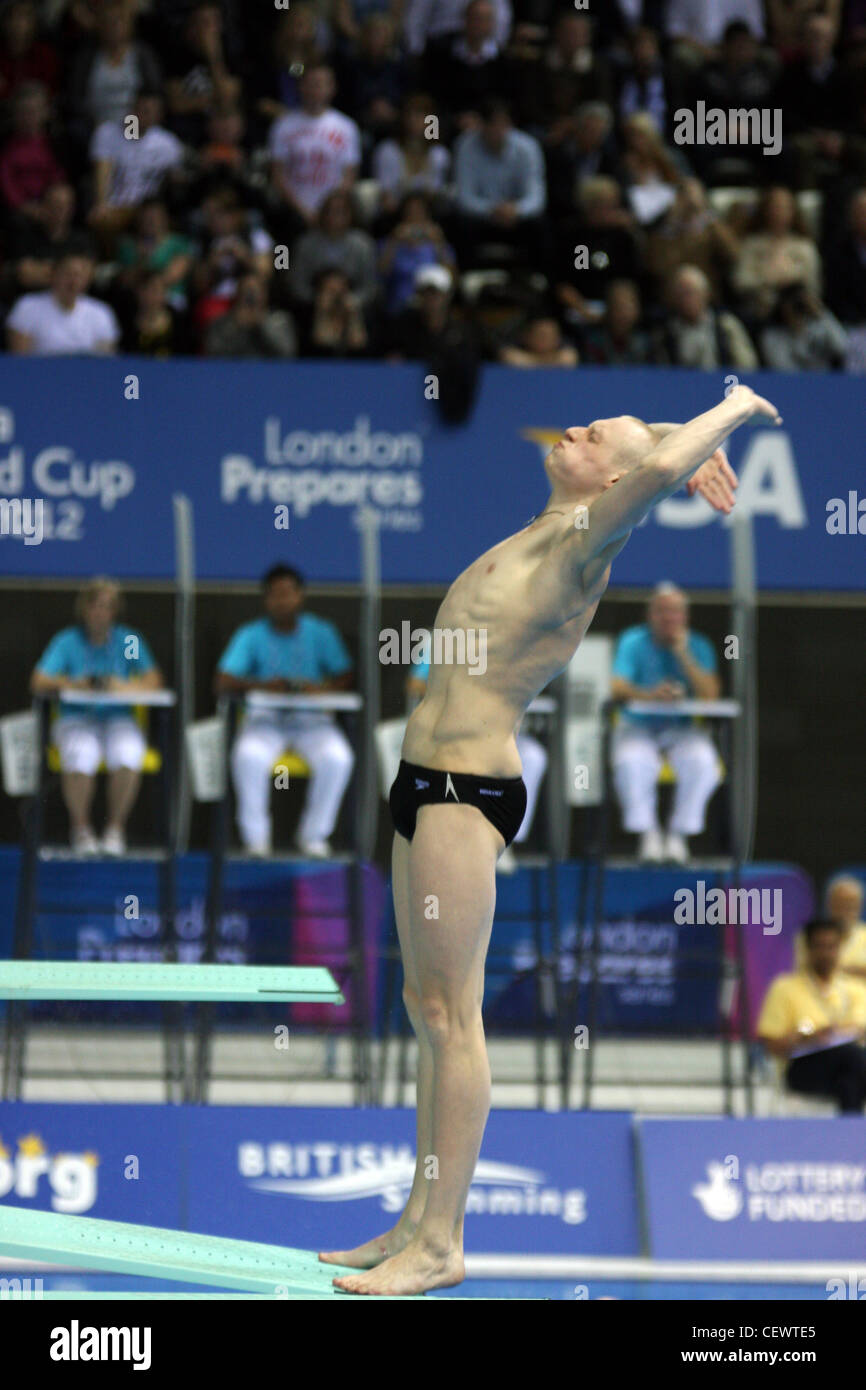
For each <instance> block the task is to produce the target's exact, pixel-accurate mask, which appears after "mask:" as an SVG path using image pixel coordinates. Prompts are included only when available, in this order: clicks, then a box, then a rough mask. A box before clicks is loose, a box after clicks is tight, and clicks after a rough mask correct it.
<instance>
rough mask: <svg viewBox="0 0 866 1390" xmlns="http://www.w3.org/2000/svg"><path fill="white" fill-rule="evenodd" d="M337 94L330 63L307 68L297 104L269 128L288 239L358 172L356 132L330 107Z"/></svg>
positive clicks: (308, 223)
mask: <svg viewBox="0 0 866 1390" xmlns="http://www.w3.org/2000/svg"><path fill="white" fill-rule="evenodd" d="M335 93H336V83H335V81H334V74H333V71H332V69H331V68H328V67H324V66H322V67H314V68H308V69H307V71H306V72H305V73H304V76H303V79H302V81H301V109H300V110H299V111H290V112H289V113H288V114H287V115H285V116H282V117H280V119H279V120H277V121H275V123H274V125H273V126H272V127H271V132H270V136H269V138H268V146H269V151H270V157H271V186H272V188H273V191H274V194H275V195H276V198H277V200H278V205H279V206H280V207H281V209H282V212H283V218H284V221H286V222H287V223H288V225H289V227H290V228H291V236H289V237H288V239H289V240H291V239H292V236H294V234H295V233H297V232H299V231H304V230H306V228H307V227H309V226H312V224H313V223H314V222H315V220H316V216H317V214H318V211H319V208H320V207H321V206H322V203H323V202H324V200H325V199H326V198H327V196H328V194H329V193H332V192H334V191H335V190H336V189H338V188H340V189H350V188H351V187H352V185H353V184H354V182H355V179H356V178H357V175H358V167H359V165H360V162H361V137H360V132H359V131H358V127H357V126H356V125H355V122H354V121H352V120H350V119H349V117H348V116H344V115H343V113H342V112H341V111H336V110H334V108H333V107H332V105H331V102H332V101H333V99H334V96H335Z"/></svg>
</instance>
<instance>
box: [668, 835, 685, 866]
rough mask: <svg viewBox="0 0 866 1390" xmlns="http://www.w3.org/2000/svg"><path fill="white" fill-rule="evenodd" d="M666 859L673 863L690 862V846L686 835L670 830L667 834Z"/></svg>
mask: <svg viewBox="0 0 866 1390" xmlns="http://www.w3.org/2000/svg"><path fill="white" fill-rule="evenodd" d="M665 859H668V860H669V861H670V862H671V863H672V864H688V862H689V846H688V841H687V840H686V838H685V836H683V835H677V834H676V832H675V831H673V830H669V831H668V833H667V835H666V836H665Z"/></svg>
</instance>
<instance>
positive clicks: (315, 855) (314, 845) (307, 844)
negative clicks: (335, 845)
mask: <svg viewBox="0 0 866 1390" xmlns="http://www.w3.org/2000/svg"><path fill="white" fill-rule="evenodd" d="M295 844H296V845H297V847H298V850H299V852H300V853H301V854H302V855H303V856H304V858H305V859H330V857H331V846H330V845H329V844H328V841H327V840H302V839H301V838H300V836H299V837H298V838H297V839H296V840H295Z"/></svg>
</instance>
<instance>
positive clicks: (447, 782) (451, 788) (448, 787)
mask: <svg viewBox="0 0 866 1390" xmlns="http://www.w3.org/2000/svg"><path fill="white" fill-rule="evenodd" d="M449 792H451V795H452V796H453V797H454V800H455V801H459V800H460V797H459V796H458V795H457V793H456V791H455V790H454V783H453V782H452V781H451V773H450V772H446V774H445V795H446V797H447V795H448V793H449Z"/></svg>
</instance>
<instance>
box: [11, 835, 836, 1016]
mask: <svg viewBox="0 0 866 1390" xmlns="http://www.w3.org/2000/svg"><path fill="white" fill-rule="evenodd" d="M18 864H19V851H18V850H17V849H12V848H2V847H0V956H3V955H7V956H8V955H10V954H11V951H12V923H13V922H14V919H15V898H16V892H17V877H18ZM207 871H208V856H207V855H206V854H203V853H191V854H186V855H183V856H181V857H180V858H179V860H178V911H177V914H176V917H175V935H176V938H177V941H178V955H179V958H180V959H181V960H182V961H185V962H189V963H194V962H195V961H197V960H201V958H202V952H203V948H204V938H205V901H206V893H207ZM157 872H158V870H157V867H156V866H155V865H154V864H153V863H152V862H151V863H149V862H147V861H143V860H132V861H128V862H119V863H112V862H110V861H98V862H94V863H82V862H77V863H76V862H66V861H63V860H54V861H49V862H47V863H44V864H43V865H41V867H40V885H41V887H40V893H41V902H42V904H43V910H42V911H41V912H40V913H39V915H38V917H37V920H36V954H37V955H38V956H41V957H43V958H48V959H69V960H91V961H98V960H113V961H151V960H160V959H162V954H161V946H160V917H159V910H158V883H157ZM587 872H588V870H587V869H586V867H585V866H584V865H583V864H581V863H569V864H562V865H560V866H559V867H558V868H557V871H556V873H557V879H556V885H557V904H558V908H559V912H560V937H559V955H558V969H559V978H560V983H561V985H562V987H563V990H564V991H566V992H567V991H569V990H570V989H571V987H572V983H573V981H574V978H575V973H576V972H577V973H578V974H579V977H580V989H579V990H578V991H577V993H576V996H575V999H574V1018H573V1022H574V1023H575V1024H578V1023H586V1020H587V1018H588V1017H589V1013H590V989H589V986H590V981H591V961H592V952H593V941H592V929H591V927H590V926H588V925H585V924H584V925H583V926H582V927H581V928H580V930H578V916H579V913H580V910H581V903H583V904H584V908H585V909H586V906H587V905H589V904H591V903H592V902H593V897H594V881H593V880H592V878H591V877H590V881H589V883H588V884H587V885H584V884H583V882H582V880H583V877H584V875H585V874H587ZM725 882H726V879H725V876H724V875H723V874H721V873H717V872H710V871H703V870H702V871H700V872H699V873H696V872H695V871H693V870H690V871H686V870H684V869H664V868H657V869H656V868H647V867H646V866H642V867H641V868H640V869H633V868H611V869H609V870H608V871H607V873H606V875H605V885H604V915H603V920H602V922H601V925H600V930H599V940H598V948H597V958H598V977H599V984H598V988H597V990H596V995H595V1001H594V1004H593V1006H592V1007H593V1016H594V1017H595V1020H596V1023H597V1024H598V1026H599V1027H601V1028H604V1029H605V1030H607V1031H608V1032H620V1033H630V1032H640V1031H644V1032H646V1031H648V1030H654V1031H657V1032H662V1033H667V1032H677V1031H679V1032H683V1031H684V1030H687V1029H694V1030H695V1031H709V1032H713V1033H715V1031H716V1030H717V1027H718V993H719V983H720V979H719V976H720V960H719V939H720V936H721V935H724V936H725V938H726V944H727V949H728V950H729V951H730V952H732V951H733V949H734V932H735V929H736V925H737V923H739V925H740V926H741V927H742V931H743V941H744V946H745V955H746V972H747V975H746V983H747V995H748V1001H749V1006H750V1017H751V1021H752V1023H753V1024H754V1021H755V1019H756V1017H757V1014H758V1011H759V1010H760V1007H761V1002H762V1000H763V997H764V994H765V992H766V990H767V987H768V985H769V982H770V980H771V979H772V978H773V976H774V975H777V974H779V973H780V972H781V971H784V970H790V969H791V968H792V965H793V959H794V936H795V934H796V933H797V932H798V931H799V930H800V928H801V927H802V925H803V923H804V922H805V921H806V919H807V918H808V917H809V916H810V915H811V913H812V908H813V890H812V885H811V881H810V879H809V878H808V876H807V875H806V874H804V873H803V872H802V870H800V869H797V868H796V867H795V866H793V865H785V864H781V865H774V864H753V865H749V866H748V867H747V868H745V869H744V870H743V874H742V883H741V890H740V894H739V898H737V897H736V895H735V894H734V892H733V890H730V889H725V890H724V891H721V885H724V884H725ZM363 884H364V888H363V893H364V940H365V944H366V957H367V960H366V964H367V980H368V982H369V996H368V1001H367V1005H368V1016H369V1017H370V1018H374V1019H376V1020H377V1024H378V1026H379V1027H381V1025H382V1023H383V1021H384V1016H385V1014H386V1013H389V1015H390V1023H391V1028H392V1029H405V1028H406V1027H407V1021H406V1017H405V1010H404V1007H403V1003H402V997H401V990H402V970H401V969H399V968H398V969H391V968H390V967H389V965H388V963H387V962H386V961H385V960H384V959H383V958H382V956H381V947H382V945H383V944H384V943H385V942H386V941H387V939H388V933H389V932H390V931H392V930H393V920H392V919H393V905H392V902H391V898H390V894H389V893H388V891H387V887H386V881H385V878H384V876H383V874H382V872H381V870H380V869H379V868H378V867H377V866H375V865H369V864H368V865H365V866H364V870H363ZM549 887H550V884H549V880H548V878H547V876H546V874H545V873H543V872H542V871H540V870H539V871H537V872H533V873H532V874H529V873H526V874H518V875H516V876H515V877H514V878H506V877H503V878H501V879H500V880H499V881H498V882H497V903H496V917H495V921H494V930H493V935H492V939H491V944H490V952H489V956H488V960H487V967H486V971H485V996H484V1014H485V1022H486V1025H487V1027H489V1028H490V1029H498V1030H500V1031H504V1032H511V1033H519V1032H521V1031H523V1032H528V1031H530V1030H531V1029H533V1028H534V1026H535V1017H536V1009H537V1007H538V1001H537V977H536V974H535V972H534V966H535V963H536V957H537V947H536V931H539V932H540V933H541V944H542V949H543V950H544V951H552V950H553V946H554V943H553V941H552V938H551V905H550V902H549V898H548V892H549ZM714 896H715V897H717V898H719V897H720V898H721V901H722V904H723V907H722V910H723V912H724V916H725V918H726V923H727V929H725V922H722V925H721V931H720V926H719V925H718V923H719V918H718V917H717V916H716V917H714V916H712V915H711V912H710V910H709V909H710V907H711V905H712V904H713V899H714ZM348 905H349V899H348V896H347V888H346V876H345V871H344V870H343V869H341V868H335V867H334V866H327V865H325V866H318V867H315V868H314V867H311V866H309V865H303V864H295V865H291V864H281V863H276V864H267V863H238V862H230V863H229V864H228V865H227V866H226V880H225V911H224V913H223V915H222V917H221V919H220V922H219V924H218V933H217V937H218V939H217V959H218V960H219V961H221V962H224V963H225V964H229V965H230V964H238V965H246V964H250V965H265V964H279V963H281V962H286V961H291V962H292V963H293V964H295V965H304V964H311V965H313V964H314V965H326V966H328V967H329V968H330V969H331V970H332V971H333V972H334V974H335V976H336V977H337V979H338V981H339V982H340V985H341V988H342V989H343V992H344V994H345V995H346V999H347V1002H346V1004H344V1005H340V1006H339V1007H338V1008H334V1007H333V1006H331V1005H322V1004H295V1005H280V1004H275V1005H270V1006H267V1012H266V1013H265V1014H262V1011H261V1010H262V1006H259V1005H250V1004H238V1005H226V1004H221V1005H220V1006H219V1009H220V1015H219V1016H220V1018H223V1019H225V1018H227V1017H229V1016H231V1017H233V1018H238V1019H240V1018H243V1019H256V1020H257V1021H259V1022H261V1021H262V1019H263V1018H265V1019H267V1020H268V1021H269V1022H271V1021H273V1019H275V1018H278V1019H284V1018H286V1017H287V1016H290V1017H291V1019H292V1021H293V1022H294V1023H295V1024H297V1025H311V1026H320V1027H323V1028H329V1029H338V1028H344V1027H347V1026H349V1025H350V1022H351V1017H352V1010H351V987H352V986H351V980H350V979H348V978H347V968H346V967H347V961H348V957H349V951H350V940H351V930H350V924H349V916H348ZM535 912H537V913H538V918H539V920H538V925H537V927H536V924H535V922H534V920H533V914H534V913H535ZM702 918H703V919H705V920H702ZM380 1006H381V1007H380ZM30 1007H31V1010H32V1011H33V1012H34V1013H35V1014H37V1015H39V1016H41V1017H46V1018H48V1017H52V1018H67V1019H68V1018H75V1019H77V1020H79V1021H80V1020H82V1019H102V1018H106V1017H108V1016H109V1015H110V1017H111V1018H112V1019H115V1020H123V1021H130V1020H133V1019H134V1020H137V1021H139V1022H142V1023H144V1022H151V1023H154V1024H155V1023H157V1022H158V1017H159V1016H158V1012H157V1010H156V1007H155V1006H154V1005H152V1004H145V1005H139V1004H134V1003H124V1004H112V1005H110V1006H109V1005H105V1004H97V1003H92V1004H86V1003H80V1002H76V1003H74V1004H61V1003H56V1002H52V1003H42V1004H32V1005H31V1006H30ZM2 1011H3V1005H2V1003H0V1016H2Z"/></svg>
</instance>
